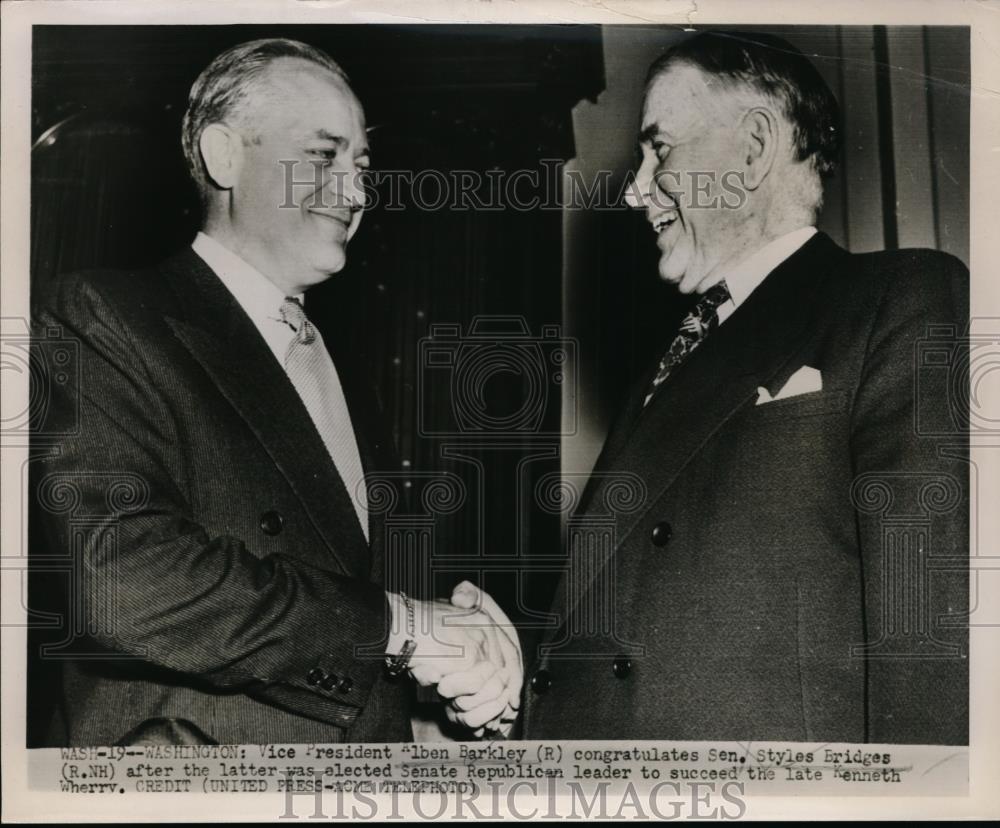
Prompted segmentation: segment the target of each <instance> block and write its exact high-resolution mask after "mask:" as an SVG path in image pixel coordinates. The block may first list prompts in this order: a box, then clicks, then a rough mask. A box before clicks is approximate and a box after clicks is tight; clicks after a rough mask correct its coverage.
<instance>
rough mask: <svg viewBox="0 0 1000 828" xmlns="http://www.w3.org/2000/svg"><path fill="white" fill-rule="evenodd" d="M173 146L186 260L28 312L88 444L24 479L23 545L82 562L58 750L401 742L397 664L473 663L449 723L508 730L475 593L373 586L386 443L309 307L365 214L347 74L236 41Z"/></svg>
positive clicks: (402, 700)
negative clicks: (64, 340)
mask: <svg viewBox="0 0 1000 828" xmlns="http://www.w3.org/2000/svg"><path fill="white" fill-rule="evenodd" d="M183 145H184V151H185V155H186V157H187V160H188V163H189V166H190V168H191V172H192V174H193V176H194V178H195V181H196V183H197V184H198V187H199V190H200V193H201V196H202V202H203V208H204V224H203V230H202V232H201V233H199V234H198V236H197V238H196V239H195V240H194V243H193V245H192V247H191V248H190V249H187V250H184V251H182V252H181V253H179V254H178V255H176V256H175V257H173V258H172V259H170V260H168V261H166V262H164V263H162V264H161V265H159V266H158V267H155V268H152V269H149V270H144V271H139V272H132V273H128V272H108V271H101V272H92V273H85V274H75V275H72V276H68V277H66V278H63V279H60V280H59V281H58V283H57V284H55V285H54V286H53V287H52V289H51V290H47V291H45V295H43V296H37V297H35V305H36V309H37V310H36V320H37V323H38V325H39V326H40V329H42V330H51V329H61V331H62V333H63V336H65V337H68V338H72V339H73V340H75V341H76V342H77V343H78V345H79V349H80V372H79V380H78V382H72V383H69V384H67V385H66V386H65V387H63V388H59V389H56V391H55V392H54V393H55V396H54V398H53V399H52V401H51V402H52V406H53V408H54V410H55V411H56V412H57V414H56V415H54V416H58V412H59V411H60V410H62V411H64V412H65V413H66V414H67V415H69V413H70V412H71V411H74V410H76V407H77V406H79V428H78V429H77V430H76V432H75V433H74V434H72V435H71V436H68V437H66V438H65V439H63V440H62V442H61V444H60V446H59V450H58V452H57V453H55V454H53V455H52V456H50V457H47V458H45V459H44V460H43V461H41V462H40V463H39V464H37V466H36V467H35V469H34V483H35V487H36V499H37V506H36V508H37V514H38V516H39V521H38V524H39V525H40V526H42V528H43V535H44V542H43V543H41V544H36V545H35V546H36V548H38V549H42V550H44V551H45V552H46V554H49V555H53V554H64V555H66V556H67V557H69V558H71V559H72V560H73V562H74V566H75V570H74V573H75V577H74V579H73V582H72V584H71V587H72V588H71V590H70V591H69V593H70V594H69V599H68V600H69V604H68V605H67V607H68V612H69V613H73V614H74V615H78V616H79V617H81V618H83V619H85V622H86V624H85V626H86V630H87V636H86V642H85V646H84V647H83V649H84V650H85V651H86V655H85V656H81V657H79V658H76V659H71V660H66V661H65V662H64V663H63V665H62V671H61V672H62V680H61V687H60V695H59V703H58V715H57V716H56V719H55V721H53V723H52V728H51V734H50V737H49V740H48V741H49V743H50V744H53V745H100V744H111V743H115V742H118V741H121V740H124V741H142V740H143V739H145V738H149V736H148V731H149V728H150V727H153V729H154V731H155V733H156V734H158V735H156V736H154V737H152V738H163V736H162V734H164V733H165V734H166V737H165V738H167V739H168V740H170V739H177V740H180V741H189V740H212V741H216V742H221V743H281V742H339V741H355V742H359V741H402V740H408V739H410V738H412V734H411V732H410V722H409V715H408V709H409V708H408V697H409V692H408V691H409V688H407V686H406V682H405V681H404V679H405V676H403V675H402V674H404V673H406V672H411V673H413V675H414V676H415V677H416V678H417V679H418V680H419V681H421V683H424V684H437V683H438V682H440V681H442V680H443V679H444V678H446V677H447V676H449V675H452V674H454V675H456V676H460V677H461V676H463V675H465V674H466V673H469V672H470V671H471V675H472V676H473V677H474V680H470V679H468V677H466V678H465V679H462V680H458V679H453V680H452V683H456V682H457V686H458V687H460V688H461V689H462V691H463V692H465V693H467V694H476V693H477V691H478V695H476V696H475V698H476V702H477V710H478V712H477V713H476V714H475V715H471V716H465V717H464V719H463V720H464V721H465V722H466V723H467V724H469V725H470V726H471V727H477V728H478V727H482V726H484V725H486V724H488V723H490V722H492V725H493V726H494V727H502V726H503V725H502V723H501V721H500V720H501V718H503V717H504V716H505V715H507V718H509V713H510V709H509V708H508V706H507V703H506V700H507V697H508V695H511V696H512V695H514V694H515V693H516V688H517V687H519V686H520V664H519V658H520V654H519V652H518V651H517V644H516V640H512V639H511V638H510V637H508V633H505V632H504V631H502V630H500V629H499V628H497V627H495V625H494V624H493V622H492V619H491V618H490V617H489V616H488V615H486V614H484V613H483V612H481V611H479V610H478V609H476V608H475V606H472V605H471V603H470V602H469V601H466V604H467V608H466V609H464V610H458V609H456V608H455V607H453V606H452V605H451V604H450V603H449V602H446V601H437V602H430V601H417V600H414V599H412V598H410V597H409V596H407V595H405V593H402V592H400V591H399V590H398V587H397V586H396V585H394V584H392V583H387V582H386V572H387V565H386V560H385V555H386V552H385V548H384V546H385V538H384V529H383V525H382V522H381V520H380V519H379V518H378V517H377V516H376V515H375V513H374V511H373V510H370V509H369V508H368V507H369V500H368V489H367V486H366V482H365V478H366V475H368V474H370V473H372V472H373V471H378V470H380V469H387V468H389V467H391V465H392V463H391V451H390V447H389V445H388V441H387V440H386V439H385V438H384V437H383V436H381V435H379V434H378V433H377V432H375V431H373V430H372V427H371V423H372V421H373V420H374V419H375V418H374V416H373V415H374V413H375V406H374V402H373V400H372V399H371V395H370V394H369V393H368V391H367V389H366V381H365V377H362V376H358V373H357V369H356V366H353V365H352V364H351V362H350V360H349V359H346V358H345V355H344V353H343V352H338V351H337V350H336V349H335V347H334V345H333V343H332V341H331V342H325V341H324V338H323V336H322V334H321V333H320V331H319V330H317V328H316V327H315V325H314V324H313V323H312V321H311V320H310V319H309V317H308V315H307V311H306V305H304V301H303V300H304V294H305V292H306V291H307V290H308V289H309V288H310V287H312V286H314V285H316V284H319V283H321V282H323V281H325V280H327V279H329V278H330V277H331V275H332V274H334V273H337V272H338V271H340V270H341V269H342V268H343V266H344V264H345V260H346V248H347V244H348V242H349V240H350V239H351V237H352V236H353V234H354V233H355V232H356V230H357V229H358V224H359V222H360V220H361V216H362V209H363V207H364V203H365V196H364V189H363V186H362V183H361V176H362V174H363V171H364V169H365V168H366V167H367V166H368V163H369V149H368V142H367V135H366V129H365V122H364V113H363V111H362V108H361V104H360V103H359V101H358V99H357V98H356V97H355V95H354V93H353V92H352V90H351V88H350V86H349V85H348V82H347V78H346V75H345V74H344V73H343V71H342V70H341V69H340V67H339V66H338V65H337V64H336V63H334V62H333V61H332V60H331V59H330V58H329V56H327V55H325V54H324V53H322V52H320V51H318V50H317V49H314V48H312V47H310V46H307V45H305V44H302V43H298V42H295V41H290V40H283V39H268V40H258V41H252V42H249V43H244V44H240V45H238V46H235V47H233V48H232V49H230V50H228V51H227V52H225V53H223V54H222V55H220V56H219V57H217V58H216V59H215V60H214V61H213V62H212V63H211V65H209V66H208V67H207V68H206V69H205V70H204V71H203V72H202V73H201V75H200V76H199V78H198V80H197V81H196V82H195V84H194V86H193V88H192V90H191V95H190V101H189V107H188V111H187V113H186V116H185V119H184V133H183ZM153 196H154V194H151V197H153ZM67 504H69V506H67ZM81 516H85V517H86V520H83V521H82V522H81V520H80V517H81ZM71 518H72V519H71ZM461 600H465V599H461ZM461 600H460V601H459V603H461ZM480 603H482V600H480ZM446 619H447V622H446ZM515 638H516V636H515ZM512 688H513V689H512ZM504 711H507V713H506V714H505V712H504ZM163 720H166V722H167V723H168V724H167V726H166V727H165V728H163V727H158V726H157V725H155V724H154V723H157V722H160V723H162V722H163ZM178 722H179V724H178ZM171 723H173V724H171Z"/></svg>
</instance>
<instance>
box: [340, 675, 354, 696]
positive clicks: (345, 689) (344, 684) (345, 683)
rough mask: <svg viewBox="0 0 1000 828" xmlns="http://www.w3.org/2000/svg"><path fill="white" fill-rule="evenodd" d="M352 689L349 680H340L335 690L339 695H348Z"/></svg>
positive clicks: (351, 682) (352, 685)
mask: <svg viewBox="0 0 1000 828" xmlns="http://www.w3.org/2000/svg"><path fill="white" fill-rule="evenodd" d="M352 687H354V682H353V681H351V680H350V679H349V678H342V679H341V680H340V684H338V685H337V690H339V691H340V692H341V693H350V692H351V688H352Z"/></svg>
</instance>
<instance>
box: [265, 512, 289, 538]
mask: <svg viewBox="0 0 1000 828" xmlns="http://www.w3.org/2000/svg"><path fill="white" fill-rule="evenodd" d="M284 525H285V519H284V518H283V517H282V516H281V515H280V514H279V513H278V512H274V511H271V512H264V514H262V515H261V516H260V528H261V529H263V530H264V534H265V535H277V534H278V532H280V531H281V527H282V526H284Z"/></svg>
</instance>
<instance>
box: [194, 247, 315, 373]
mask: <svg viewBox="0 0 1000 828" xmlns="http://www.w3.org/2000/svg"><path fill="white" fill-rule="evenodd" d="M191 247H192V249H193V250H194V252H195V253H197V254H198V255H199V256H200V257H201V258H202V259H203V260H204V262H205V264H207V265H208V266H209V267H210V268H212V270H213V271H214V272H215V275H216V276H218V277H219V279H221V280H222V284H224V285H225V286H226V288H228V290H229V292H230V293H231V294H233V298H234V299H236V301H237V302H238V303H239V305H240V307H241V308H243V310H244V311H246V314H247V316H249V317H250V321H252V322H253V324H254V327H256V328H257V330H258V331H259V332H260V335H261V336H262V337H264V341H265V342H266V343H267V347H268V348H270V349H271V352H272V353H273V354H274V358H275V359H277V360H278V364H279V365H280V366H281V368H282V370H284V368H285V354H286V353H287V352H288V346H289V345H290V344H291V342H292V340H293V339H294V338H295V331H293V330H292V329H291V328H289V327H288V325H286V324H285V323H284V322H282V321H281V316H280V315H279V309H280V308H281V303H282V302H284V301H285V298H286V297H285V294H283V293H282V292H281V290H280V289H279V288H278V286H277V285H276V284H274V282H272V281H271V280H270V279H268V278H267V277H266V276H265V275H264V274H263V273H261V272H260V271H259V270H257V268H255V267H254V266H253V265H251V264H248V263H247V262H245V261H244V260H243V259H241V258H240V257H239V256H237V255H236V254H235V253H233V252H232V251H231V250H230V249H229V248H228V247H224V246H223V245H222V244H221V243H219V242H217V241H216V240H215V239H213V238H212V237H211V236H208V235H206V234H205V233H199V234H198V235H197V236H195V239H194V242H193V243H192V244H191ZM293 298H295V299H298V300H299V301H300V302H301V301H302V300H303V296H302V294H299V295H298V296H295V297H293Z"/></svg>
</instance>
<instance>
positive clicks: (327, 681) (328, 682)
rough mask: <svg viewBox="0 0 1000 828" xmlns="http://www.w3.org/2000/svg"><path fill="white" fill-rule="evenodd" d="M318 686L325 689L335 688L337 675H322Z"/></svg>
mask: <svg viewBox="0 0 1000 828" xmlns="http://www.w3.org/2000/svg"><path fill="white" fill-rule="evenodd" d="M319 686H320V687H322V688H323V689H324V690H326V691H330V690H336V689H337V677H336V676H333V675H329V676H323V680H322V681H321V682H320V683H319Z"/></svg>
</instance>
